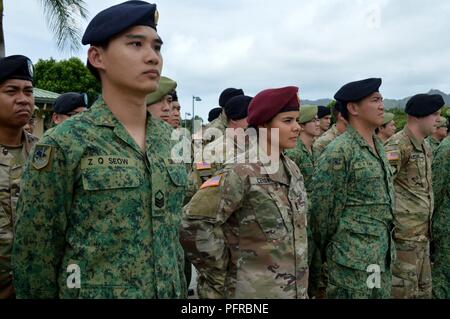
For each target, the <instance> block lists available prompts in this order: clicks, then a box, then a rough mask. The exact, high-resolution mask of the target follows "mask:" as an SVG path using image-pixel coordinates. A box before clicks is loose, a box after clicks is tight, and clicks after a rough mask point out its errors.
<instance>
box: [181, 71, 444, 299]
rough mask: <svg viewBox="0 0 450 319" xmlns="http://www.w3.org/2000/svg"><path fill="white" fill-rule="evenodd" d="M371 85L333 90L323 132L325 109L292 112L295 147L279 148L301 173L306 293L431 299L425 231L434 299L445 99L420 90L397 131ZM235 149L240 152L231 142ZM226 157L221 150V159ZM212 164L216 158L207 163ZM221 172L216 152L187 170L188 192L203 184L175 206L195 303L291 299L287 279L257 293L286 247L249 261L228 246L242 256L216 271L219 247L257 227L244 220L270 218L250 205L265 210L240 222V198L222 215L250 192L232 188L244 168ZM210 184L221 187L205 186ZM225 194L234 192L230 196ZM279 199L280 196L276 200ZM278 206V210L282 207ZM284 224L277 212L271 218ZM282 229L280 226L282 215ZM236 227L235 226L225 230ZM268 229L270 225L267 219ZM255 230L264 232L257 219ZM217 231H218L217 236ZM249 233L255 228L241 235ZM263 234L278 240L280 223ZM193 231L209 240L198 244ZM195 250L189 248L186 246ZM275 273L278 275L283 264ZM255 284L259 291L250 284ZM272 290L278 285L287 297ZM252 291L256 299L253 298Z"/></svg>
mask: <svg viewBox="0 0 450 319" xmlns="http://www.w3.org/2000/svg"><path fill="white" fill-rule="evenodd" d="M380 86H381V79H366V80H362V81H356V82H352V83H349V84H347V85H345V86H344V87H342V88H341V89H340V90H339V91H338V92H337V93H336V95H335V98H336V101H337V103H336V106H335V107H334V108H333V115H334V118H335V119H336V124H335V125H333V127H332V128H331V129H329V130H328V131H326V132H325V133H323V134H322V136H320V135H321V131H320V129H321V126H322V127H324V126H326V125H327V124H328V119H325V120H324V121H320V119H319V110H320V109H322V110H321V112H320V113H321V114H320V117H321V118H324V115H328V113H327V112H326V111H325V112H324V109H323V108H319V107H316V106H302V107H301V109H300V113H299V117H298V123H299V124H300V130H299V139H298V142H297V145H296V147H295V148H293V149H287V150H286V151H285V152H284V153H285V155H287V157H289V158H290V159H292V160H293V161H294V162H295V163H296V164H297V166H298V167H299V168H300V171H301V173H302V176H303V178H304V185H305V188H306V192H307V194H308V196H307V198H308V199H307V202H308V209H307V215H308V218H307V219H308V224H309V225H310V226H308V227H307V231H308V268H309V280H308V295H309V297H316V298H323V297H328V298H379V297H381V298H390V297H394V298H431V296H432V279H431V278H432V276H431V261H430V242H431V238H432V237H431V234H432V227H433V228H434V230H435V232H434V236H433V242H432V243H433V248H434V249H433V254H432V256H433V259H434V265H433V278H434V279H433V282H434V289H433V296H434V297H436V298H448V296H449V295H448V292H449V290H448V289H449V277H448V276H449V273H448V265H449V259H448V258H449V256H450V255H449V252H448V230H447V229H448V217H445V216H446V214H447V210H448V204H446V203H445V199H443V197H445V196H446V195H445V194H446V190H445V187H444V189H443V188H442V185H443V183H444V184H445V181H446V180H448V179H447V175H446V174H443V173H442V172H444V171H445V170H446V168H445V165H446V163H447V162H446V161H448V160H445V159H446V158H447V157H448V150H445V145H446V144H447V143H445V142H444V143H442V147H441V148H439V151H438V148H437V146H439V142H440V141H442V140H443V139H444V138H445V137H446V135H447V125H448V124H447V120H446V119H445V118H443V117H440V116H439V114H440V109H441V108H442V107H443V106H444V101H443V99H442V97H441V96H439V95H426V94H418V95H416V96H414V97H412V98H411V99H410V100H409V101H408V104H407V106H406V110H405V111H406V113H407V114H408V122H407V124H406V127H405V128H404V129H403V130H401V131H400V132H398V133H397V134H395V123H394V121H393V120H394V115H393V114H392V113H387V112H384V107H383V102H382V96H381V94H380V93H379V88H380ZM230 93H233V94H236V95H240V94H243V92H242V90H236V89H228V91H227V90H226V91H224V92H223V93H222V96H224V95H227V94H230ZM262 94H264V93H262ZM222 96H221V97H222ZM257 97H259V95H257ZM233 99H236V98H233ZM255 103H256V102H247V103H244V102H243V103H242V105H241V107H242V108H246V107H248V108H249V112H250V109H251V107H252V104H253V106H254V104H255ZM274 105H276V104H274ZM271 107H274V106H273V105H272V106H271ZM267 111H268V110H266V112H267ZM221 116H222V118H220V117H219V118H218V119H217V120H216V121H215V122H213V123H212V124H211V125H210V127H214V128H216V129H219V130H221V131H222V132H223V134H224V136H225V138H224V139H223V138H222V139H219V140H216V141H213V142H211V143H210V144H207V145H206V147H205V150H208V147H209V146H211V148H212V149H215V150H217V146H219V150H221V149H222V146H223V145H224V144H225V141H226V140H227V139H228V138H229V137H228V136H227V133H226V132H225V129H226V128H227V125H229V123H230V120H231V119H229V118H228V122H227V120H226V119H227V117H226V108H225V111H224V112H223V113H222V115H221ZM227 123H228V124H227ZM249 123H250V122H249ZM280 134H281V133H280ZM375 134H376V135H375ZM319 136H320V137H319ZM375 136H377V137H375ZM231 138H234V136H231ZM281 138H282V137H281V136H280V139H281ZM447 140H448V139H446V141H447ZM436 144H437V146H436ZM432 147H433V148H434V150H435V157H436V158H435V162H434V166H435V167H434V170H433V171H434V177H433V179H434V184H436V186H435V189H434V194H436V200H434V198H433V197H434V194H433V188H432V184H433V182H432V170H431V165H432ZM235 148H236V150H237V151H238V150H240V146H239V145H237V144H236V145H235ZM241 148H242V147H241ZM227 151H228V150H225V149H224V151H223V152H227ZM205 153H208V152H205ZM237 153H238V152H237ZM221 158H223V156H218V157H216V158H215V159H221ZM208 164H209V165H208ZM225 166H226V167H227V168H226V169H222V170H221V168H222V167H223V166H220V165H218V163H214V157H213V163H201V164H196V165H194V168H193V172H192V173H191V179H192V180H194V181H195V182H196V183H197V185H198V182H199V180H200V179H202V181H203V182H205V180H206V182H205V183H204V184H203V185H202V186H201V187H200V191H199V192H197V193H195V196H194V197H193V198H192V200H191V201H190V202H189V204H188V205H187V206H186V207H185V208H184V215H183V231H182V241H184V245H185V248H186V250H187V252H188V256H189V257H190V258H191V260H192V261H193V263H194V265H195V266H196V267H197V269H199V276H200V278H199V295H200V297H203V298H211V297H212V298H224V297H229V296H234V297H236V296H238V297H241V298H247V297H249V298H250V297H255V296H259V297H275V298H276V297H279V296H280V295H282V296H283V297H292V296H296V297H299V295H295V293H294V294H293V291H295V292H298V290H295V287H296V283H295V282H294V281H290V282H291V284H292V287H291V289H292V290H293V291H288V289H287V287H288V286H289V285H288V284H287V283H286V282H284V283H283V282H276V281H273V282H272V285H273V290H269V292H268V290H267V289H265V288H268V287H267V280H268V277H266V276H268V275H269V277H270V268H271V266H272V265H271V264H270V263H276V262H281V260H282V257H283V253H285V254H288V253H292V250H290V248H288V249H287V251H280V250H282V246H277V247H276V250H275V251H271V250H270V246H269V245H268V244H267V246H264V247H265V248H266V249H267V250H266V251H265V253H266V254H269V256H270V258H268V257H266V256H264V257H262V256H261V255H262V253H261V251H258V250H254V248H253V250H254V251H253V254H250V255H249V251H251V249H248V248H246V247H242V245H241V243H240V242H239V241H238V242H239V244H237V243H236V245H237V246H239V250H240V253H235V254H233V251H232V248H230V250H231V253H230V254H231V256H229V257H228V258H232V257H235V258H236V260H234V261H233V260H228V261H227V263H226V264H220V266H222V267H223V269H222V271H223V273H220V272H218V270H219V269H218V260H221V259H225V260H227V259H226V258H224V255H223V245H225V244H224V243H226V244H228V245H229V243H227V238H228V237H230V236H231V237H232V238H233V237H234V236H238V235H237V234H240V233H241V232H243V233H244V234H245V236H251V235H253V237H257V232H258V231H256V230H247V229H245V227H244V226H242V225H240V224H241V223H244V224H246V223H248V221H247V220H246V219H250V220H252V221H253V220H255V219H256V220H258V219H259V218H262V219H263V223H264V222H266V220H265V219H267V218H268V217H267V216H263V217H259V216H258V215H260V214H268V212H265V211H264V210H266V209H267V208H266V207H265V206H264V205H263V206H262V207H258V209H260V210H263V212H256V213H254V216H252V217H251V218H249V216H248V214H249V212H248V210H250V208H242V207H241V206H244V205H245V204H244V203H240V204H237V203H236V204H235V205H234V206H232V207H233V209H234V211H233V213H231V212H230V208H229V206H230V205H232V204H233V201H235V200H236V198H234V197H233V196H235V197H237V198H238V199H240V200H241V201H242V198H241V195H239V196H238V194H242V193H244V194H248V196H249V197H250V198H248V199H247V200H248V201H250V202H251V201H252V200H255V199H256V198H257V195H260V194H256V195H255V199H253V198H251V197H252V195H253V194H252V192H251V188H250V193H247V191H246V190H245V188H241V187H242V185H241V184H242V179H244V180H245V178H243V177H242V174H243V170H244V167H246V165H243V166H242V165H239V164H237V165H236V164H231V165H225ZM247 169H248V168H247ZM234 170H238V171H239V175H240V179H241V181H240V183H239V182H238V181H236V180H233V179H232V178H233V174H232V173H231V172H232V171H234ZM254 170H255V171H256V169H254ZM229 171H231V172H229ZM228 175H230V177H228ZM211 176H214V177H213V179H214V178H216V179H223V182H220V183H219V182H216V183H213V184H211V183H210V180H208V179H209V178H210V177H211ZM250 176H251V175H250ZM262 177H263V176H260V177H259V178H260V179H261V180H262V181H263V182H262V184H265V183H266V182H267V181H266V180H264V179H263V178H262ZM234 178H236V177H234ZM228 179H231V181H228ZM250 179H251V177H250ZM271 179H272V183H273V184H275V185H274V187H275V188H276V187H278V186H279V185H276V184H277V183H275V181H277V179H276V178H273V177H272V176H271ZM278 181H279V180H278ZM228 183H231V185H228ZM291 183H292V181H291ZM211 187H218V188H219V190H217V191H216V192H214V191H211V190H209V189H210V188H211ZM233 188H237V190H233V191H232V189H233ZM236 193H237V194H236ZM269 193H270V191H269ZM288 193H289V191H288V190H287V193H286V195H287V194H288ZM214 195H215V196H216V197H214ZM260 201H261V199H260V198H258V202H260ZM435 203H436V206H435ZM276 204H277V206H278V207H282V206H283V204H282V203H281V202H278V203H276ZM211 206H212V207H211ZM227 208H228V211H227ZM244 211H245V213H244ZM433 212H435V214H434V215H433ZM271 214H273V218H277V216H278V217H280V216H279V215H278V214H276V213H275V212H271ZM224 215H225V216H224ZM233 215H236V216H233ZM191 216H192V217H191ZM284 217H285V216H283V213H282V212H281V218H284ZM211 218H212V219H213V220H211ZM214 219H216V221H215V223H216V224H215V223H213V221H214ZM235 219H238V221H236V220H235ZM285 223H286V224H287V223H288V222H287V221H286V220H285ZM236 224H238V225H239V227H238V229H233V227H237V225H236ZM214 225H215V226H216V227H213V226H214ZM274 225H277V224H276V223H275V221H273V223H272V226H274ZM260 226H261V227H262V228H263V230H264V224H262V225H261V224H260ZM278 227H279V225H278ZM217 228H220V229H221V230H222V231H223V232H224V233H225V234H223V235H222V234H220V233H221V231H219V230H218V229H217ZM281 228H282V227H281ZM294 228H295V227H294ZM250 231H253V232H254V233H253V234H251V235H250V234H249V233H250ZM272 231H273V233H275V234H277V233H279V232H280V228H276V230H272ZM199 233H201V234H203V233H204V234H208V235H209V237H208V238H207V242H206V241H205V239H206V238H201V237H200V236H199ZM294 233H295V232H294ZM284 235H285V234H284ZM291 235H293V234H291ZM241 236H242V235H241ZM223 237H224V238H223ZM292 237H293V236H286V235H285V236H284V237H280V238H277V239H278V240H282V241H286V240H287V239H289V238H290V239H292ZM252 244H254V242H252ZM196 246H198V248H197V249H193V247H196ZM294 246H295V245H294ZM200 247H201V248H200ZM243 251H245V253H244V252H243ZM254 256H259V257H260V258H261V259H262V260H264V262H262V264H261V265H259V266H261V267H262V268H263V269H264V270H261V269H256V268H252V264H251V262H248V261H247V258H249V259H250V260H252V259H253V257H254ZM271 258H272V259H271ZM260 262H261V260H260ZM246 264H249V265H246ZM373 265H376V266H377V267H378V268H376V269H377V270H378V273H379V275H380V286H379V287H378V289H373V286H371V285H370V284H368V281H367V279H368V271H369V270H370V269H372V268H371V266H373ZM230 267H232V268H233V267H235V268H237V269H234V272H235V273H232V274H233V275H235V276H237V277H234V280H235V281H236V280H237V282H235V281H233V280H230V279H229V278H227V277H228V276H232V274H230V270H228V272H226V271H225V269H230ZM247 267H249V269H246V268H247ZM247 271H248V272H249V273H251V276H250V275H249V276H248V278H246V276H245V274H246V273H247ZM240 272H241V274H239V273H240ZM242 273H244V274H242ZM282 273H284V274H286V269H283V270H282ZM369 273H370V272H369ZM239 275H240V276H241V277H239ZM291 275H292V277H289V276H286V277H284V279H285V280H286V281H289V278H295V272H291ZM276 277H277V278H279V277H278V276H276ZM281 278H283V277H281ZM246 279H247V281H246ZM227 280H230V282H227ZM281 281H282V280H281ZM259 282H261V283H262V284H263V286H261V287H258V283H259ZM218 283H220V285H218ZM264 285H265V286H264ZM237 286H239V287H240V291H239V292H238V291H236V289H237V288H236V287H237ZM271 287H272V286H271ZM275 287H284V289H285V290H284V293H285V294H283V293H281V292H280V291H279V290H277V289H275ZM258 288H259V291H260V293H261V295H258V294H257V293H256V292H257V291H258ZM297 288H298V287H297ZM271 293H273V294H271Z"/></svg>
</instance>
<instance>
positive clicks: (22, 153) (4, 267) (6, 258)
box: [0, 131, 37, 299]
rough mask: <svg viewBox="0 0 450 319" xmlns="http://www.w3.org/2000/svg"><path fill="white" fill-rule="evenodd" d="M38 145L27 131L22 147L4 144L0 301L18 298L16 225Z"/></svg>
mask: <svg viewBox="0 0 450 319" xmlns="http://www.w3.org/2000/svg"><path fill="white" fill-rule="evenodd" d="M36 141H37V138H36V137H34V136H33V135H30V134H28V133H27V132H25V131H24V132H23V133H22V145H21V146H19V147H11V146H7V145H1V144H0V299H4V298H12V297H14V288H13V284H12V268H11V250H12V243H13V237H14V235H13V234H14V233H13V225H14V221H15V219H16V205H17V199H18V198H19V192H20V187H19V186H20V185H19V184H20V178H21V177H22V173H23V168H24V166H25V162H26V160H27V158H28V155H29V153H30V150H31V147H32V146H33V144H34V143H35V142H36ZM13 149H16V150H17V151H18V152H17V153H18V155H19V156H14V151H12V150H13Z"/></svg>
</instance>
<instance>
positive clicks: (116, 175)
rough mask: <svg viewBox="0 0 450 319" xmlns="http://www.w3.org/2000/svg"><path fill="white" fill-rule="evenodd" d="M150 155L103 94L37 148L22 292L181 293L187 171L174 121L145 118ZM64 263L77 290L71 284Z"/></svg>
mask: <svg viewBox="0 0 450 319" xmlns="http://www.w3.org/2000/svg"><path fill="white" fill-rule="evenodd" d="M146 132H147V137H146V152H143V151H142V150H141V149H140V147H139V146H138V145H137V144H136V143H135V142H134V140H133V139H132V138H131V136H130V135H129V134H128V133H127V131H126V129H125V128H124V126H123V125H122V124H121V123H120V122H119V121H118V120H117V119H116V118H115V117H114V115H113V114H112V113H111V111H110V110H109V108H107V106H106V105H105V104H104V102H103V100H102V99H100V100H98V101H97V102H96V103H95V104H94V106H93V107H92V108H91V109H90V110H88V111H86V112H83V113H82V114H80V115H79V116H78V117H77V118H76V119H74V118H71V119H68V120H67V121H65V122H64V123H62V124H60V125H58V127H57V128H56V129H55V131H54V132H53V133H52V134H51V135H50V136H47V137H45V138H43V139H42V140H41V141H40V143H39V144H37V145H36V147H35V150H34V152H33V155H32V158H31V164H30V165H29V166H28V167H27V169H26V170H25V173H24V176H23V184H22V185H23V186H24V191H23V192H22V194H21V196H20V198H19V203H18V209H17V225H16V234H17V236H16V239H15V242H14V248H13V264H14V276H15V287H16V291H17V296H18V297H19V298H58V297H59V298H184V297H185V296H186V291H187V289H186V282H185V278H184V274H183V268H184V260H183V250H182V247H181V245H180V243H179V236H178V228H179V225H180V221H181V212H180V205H181V203H182V200H183V193H184V186H185V184H186V170H185V168H184V167H183V166H182V165H180V164H173V163H172V161H171V159H170V150H171V144H172V142H171V140H170V132H171V129H170V127H169V126H168V125H167V124H165V123H164V122H162V121H160V120H156V119H153V118H151V116H150V114H149V113H148V118H147V129H146ZM68 265H78V266H79V268H80V276H81V288H80V289H70V288H68V286H67V283H66V281H67V277H68V275H69V274H68V273H67V268H68Z"/></svg>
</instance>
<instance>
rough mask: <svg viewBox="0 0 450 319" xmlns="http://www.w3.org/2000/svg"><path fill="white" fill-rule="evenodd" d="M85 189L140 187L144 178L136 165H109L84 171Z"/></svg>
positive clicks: (101, 189)
mask: <svg viewBox="0 0 450 319" xmlns="http://www.w3.org/2000/svg"><path fill="white" fill-rule="evenodd" d="M81 175H82V181H83V189H84V190H87V191H104V190H114V189H130V188H136V187H139V186H140V185H141V184H142V182H143V178H142V176H141V173H140V172H139V170H138V169H137V168H135V167H108V168H98V167H97V168H95V169H86V170H84V171H82V173H81Z"/></svg>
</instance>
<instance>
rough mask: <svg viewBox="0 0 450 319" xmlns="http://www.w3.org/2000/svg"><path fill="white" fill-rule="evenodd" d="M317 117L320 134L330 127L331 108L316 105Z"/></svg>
mask: <svg viewBox="0 0 450 319" xmlns="http://www.w3.org/2000/svg"><path fill="white" fill-rule="evenodd" d="M317 117H318V118H319V120H320V135H319V136H322V135H323V134H325V132H326V131H328V130H329V129H330V125H331V110H330V109H329V108H328V107H326V106H322V105H320V106H318V109H317Z"/></svg>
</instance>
